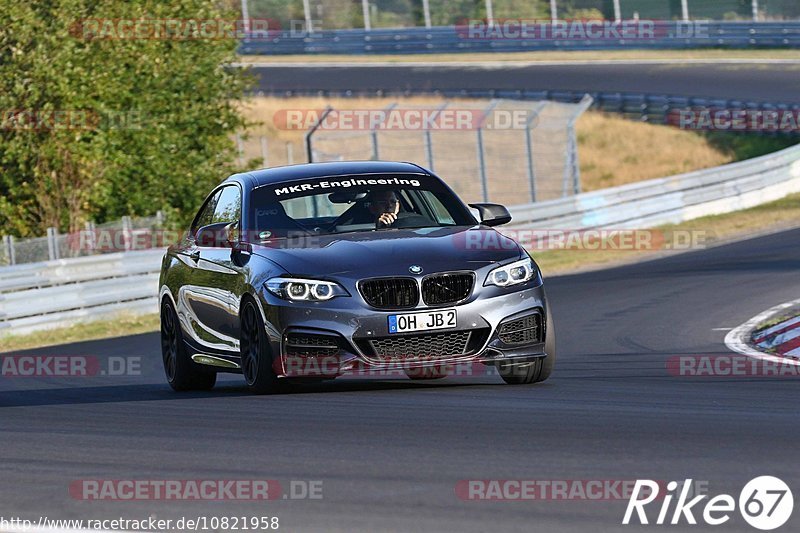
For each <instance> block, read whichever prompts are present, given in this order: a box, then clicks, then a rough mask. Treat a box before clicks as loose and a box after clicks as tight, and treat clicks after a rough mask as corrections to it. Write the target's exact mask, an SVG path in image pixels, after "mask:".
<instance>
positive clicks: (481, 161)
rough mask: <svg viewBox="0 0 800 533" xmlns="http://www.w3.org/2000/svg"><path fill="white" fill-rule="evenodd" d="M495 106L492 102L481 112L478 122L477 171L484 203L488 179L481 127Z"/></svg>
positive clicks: (486, 198) (495, 101)
mask: <svg viewBox="0 0 800 533" xmlns="http://www.w3.org/2000/svg"><path fill="white" fill-rule="evenodd" d="M497 104H498V101H497V100H492V101H491V102H490V103H489V105H488V107H487V108H486V109H485V110H484V111H483V116H481V119H480V121H479V122H478V171H479V172H480V177H481V197H482V198H483V201H484V202H488V201H489V177H488V176H487V175H486V154H485V153H484V150H483V125H484V123H485V122H486V118H487V117H488V116H489V114H490V113H491V112H492V111H493V110H494V108H495V107H496V106H497Z"/></svg>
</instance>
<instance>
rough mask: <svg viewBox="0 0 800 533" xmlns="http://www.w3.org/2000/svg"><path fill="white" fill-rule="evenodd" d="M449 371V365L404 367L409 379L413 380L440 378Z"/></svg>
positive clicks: (445, 375)
mask: <svg viewBox="0 0 800 533" xmlns="http://www.w3.org/2000/svg"><path fill="white" fill-rule="evenodd" d="M449 371H450V366H449V365H437V366H421V367H418V368H406V369H405V373H406V376H408V377H409V379H413V380H415V381H418V380H424V379H442V378H446V377H447V375H448V373H449Z"/></svg>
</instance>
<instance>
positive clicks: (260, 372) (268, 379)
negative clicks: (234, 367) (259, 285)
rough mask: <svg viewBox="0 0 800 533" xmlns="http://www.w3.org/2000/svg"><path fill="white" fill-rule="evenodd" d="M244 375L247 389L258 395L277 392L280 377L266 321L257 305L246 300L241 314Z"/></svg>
mask: <svg viewBox="0 0 800 533" xmlns="http://www.w3.org/2000/svg"><path fill="white" fill-rule="evenodd" d="M241 324H242V334H241V339H240V343H239V345H240V347H241V354H242V374H244V381H245V383H246V384H247V388H248V389H250V391H251V392H254V393H256V394H269V393H272V392H277V390H278V387H279V385H280V384H279V382H278V377H277V375H276V374H275V371H274V370H273V369H272V355H271V350H270V348H269V341H268V339H267V331H266V327H265V326H264V320H263V319H262V318H261V313H260V312H259V310H258V308H257V307H256V304H255V303H254V302H253V301H252V300H249V299H248V300H246V301H245V303H244V305H243V307H242V314H241Z"/></svg>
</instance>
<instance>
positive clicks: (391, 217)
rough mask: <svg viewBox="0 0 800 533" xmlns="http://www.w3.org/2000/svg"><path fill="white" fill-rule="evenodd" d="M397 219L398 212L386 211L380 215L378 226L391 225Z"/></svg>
mask: <svg viewBox="0 0 800 533" xmlns="http://www.w3.org/2000/svg"><path fill="white" fill-rule="evenodd" d="M395 220H397V213H384V214H382V215H381V216H379V217H378V224H377V226H378V227H381V226H391V225H392V224H393V223H394V221H395Z"/></svg>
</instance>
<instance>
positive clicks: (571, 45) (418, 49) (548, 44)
mask: <svg viewBox="0 0 800 533" xmlns="http://www.w3.org/2000/svg"><path fill="white" fill-rule="evenodd" d="M687 24H695V25H696V24H697V21H695V22H692V23H685V22H679V21H665V22H663V23H660V24H659V25H657V26H656V27H657V31H656V32H655V37H654V38H652V39H641V38H640V39H613V38H603V39H590V38H574V39H550V38H548V39H522V38H482V39H478V38H469V37H467V36H466V35H465V31H466V30H465V29H464V28H461V27H458V26H438V27H433V28H399V29H372V30H370V31H366V30H363V29H352V30H327V31H325V30H323V31H316V32H312V33H309V34H306V35H297V34H294V33H292V32H291V31H282V32H276V31H269V32H264V33H256V32H254V33H252V34H251V35H250V36H249V38H247V39H245V40H244V41H243V42H242V44H241V45H240V47H239V53H240V54H260V55H289V54H429V53H430V54H433V53H459V52H519V51H536V50H618V49H631V48H644V49H648V48H650V49H681V48H750V47H763V48H795V47H798V46H800V22H707V23H702V24H704V26H701V27H702V32H701V33H700V35H699V36H698V35H692V36H691V37H683V38H682V37H674V35H681V33H680V32H681V31H685V30H683V28H686V27H687V26H686V25H687Z"/></svg>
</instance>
